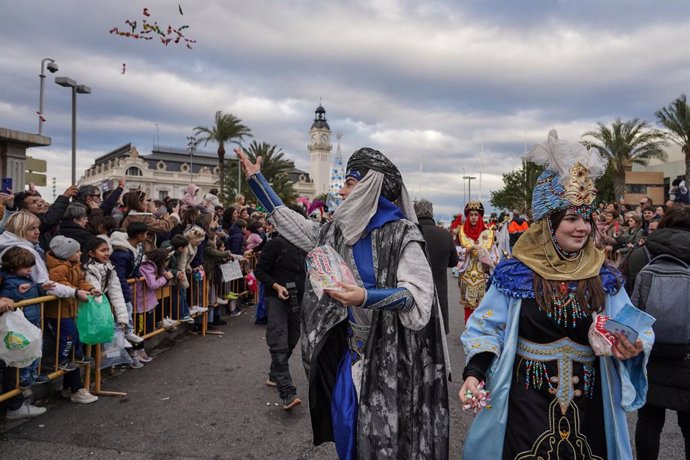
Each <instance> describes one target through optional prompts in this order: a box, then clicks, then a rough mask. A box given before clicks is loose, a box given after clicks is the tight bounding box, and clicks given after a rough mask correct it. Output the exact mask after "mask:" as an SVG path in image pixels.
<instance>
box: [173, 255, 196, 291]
mask: <svg viewBox="0 0 690 460" xmlns="http://www.w3.org/2000/svg"><path fill="white" fill-rule="evenodd" d="M190 248H191V245H190V246H186V247H185V248H184V250H183V251H182V252H177V251H175V252H174V253H173V255H172V256H170V265H169V267H170V271H171V272H172V274H173V276H174V278H173V279H172V280H171V284H173V285H176V284H178V281H177V274H178V273H179V272H182V273H184V274H185V279H184V281H182V283H180V286H181V287H183V288H185V289H187V288H188V287H189V280H188V279H187V277H186V275H187V273H191V272H192V266H191V262H192V258H191V257H190V255H189V251H190Z"/></svg>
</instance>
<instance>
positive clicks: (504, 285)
mask: <svg viewBox="0 0 690 460" xmlns="http://www.w3.org/2000/svg"><path fill="white" fill-rule="evenodd" d="M599 276H600V277H601V282H602V284H603V285H604V291H605V292H606V293H607V294H615V293H616V292H618V290H619V289H620V287H621V286H622V279H621V277H620V274H619V273H618V272H617V271H616V270H615V269H611V268H610V267H608V266H607V265H602V267H601V270H600V271H599ZM533 282H534V272H533V271H532V270H531V269H530V268H529V267H528V266H527V265H525V264H524V263H522V262H521V261H519V260H518V259H504V260H502V261H501V262H500V263H499V264H498V265H497V266H496V268H495V269H494V273H493V275H491V278H490V280H489V285H490V286H495V287H496V289H498V290H499V292H501V293H502V294H505V295H507V296H508V297H515V298H518V299H534V289H533Z"/></svg>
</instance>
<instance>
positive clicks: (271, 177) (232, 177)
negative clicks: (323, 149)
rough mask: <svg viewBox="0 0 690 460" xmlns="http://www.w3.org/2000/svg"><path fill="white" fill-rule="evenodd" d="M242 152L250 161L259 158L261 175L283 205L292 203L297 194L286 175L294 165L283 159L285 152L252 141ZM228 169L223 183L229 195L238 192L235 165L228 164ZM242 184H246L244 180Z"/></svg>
mask: <svg viewBox="0 0 690 460" xmlns="http://www.w3.org/2000/svg"><path fill="white" fill-rule="evenodd" d="M244 152H245V153H246V154H247V156H248V157H249V158H250V159H251V160H252V161H256V157H259V156H260V157H261V173H262V174H263V175H264V177H265V178H266V180H267V181H268V182H269V183H270V184H271V187H272V188H273V190H274V191H275V192H276V194H277V195H278V196H279V197H280V198H281V199H282V200H283V202H284V203H286V204H290V203H293V202H294V201H295V198H297V193H296V192H295V189H294V188H293V186H292V182H290V179H289V177H288V173H289V172H290V170H292V169H293V168H294V167H295V165H294V163H293V162H292V161H290V160H288V159H287V158H285V152H283V151H282V150H281V149H280V148H279V147H277V146H275V145H269V144H267V143H265V142H261V143H259V142H257V141H252V143H251V144H250V145H249V146H248V147H247V148H245V149H244ZM228 168H229V171H230V174H229V175H228V177H227V180H226V182H225V188H226V189H227V190H228V192H229V193H234V192H236V191H237V190H238V187H237V178H236V174H237V169H236V168H237V163H231V164H229V165H228ZM243 182H245V183H246V179H244V180H243ZM247 188H248V187H247Z"/></svg>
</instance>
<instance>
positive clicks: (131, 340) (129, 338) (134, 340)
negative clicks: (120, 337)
mask: <svg viewBox="0 0 690 460" xmlns="http://www.w3.org/2000/svg"><path fill="white" fill-rule="evenodd" d="M125 339H127V341H128V342H129V343H132V344H134V345H137V344H139V343H141V342H143V341H144V339H142V338H141V337H139V336H138V335H136V334H135V333H134V332H129V333H128V334H127V335H125Z"/></svg>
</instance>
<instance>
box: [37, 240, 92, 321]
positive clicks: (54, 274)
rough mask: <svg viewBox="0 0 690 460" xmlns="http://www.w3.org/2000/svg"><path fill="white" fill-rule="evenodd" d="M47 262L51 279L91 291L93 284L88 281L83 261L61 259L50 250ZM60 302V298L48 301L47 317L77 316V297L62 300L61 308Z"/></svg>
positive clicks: (46, 307) (47, 254)
mask: <svg viewBox="0 0 690 460" xmlns="http://www.w3.org/2000/svg"><path fill="white" fill-rule="evenodd" d="M46 262H47V264H48V273H49V275H50V280H51V281H55V283H57V284H62V285H64V286H68V287H71V288H74V289H81V290H84V291H90V290H91V289H92V288H93V285H92V284H91V283H89V282H88V281H86V278H85V277H84V272H83V270H82V268H81V263H79V262H69V261H67V260H60V259H58V258H57V257H55V256H54V255H53V252H52V251H48V252H47V253H46ZM59 302H60V301H59V300H57V301H56V300H54V301H52V302H48V303H46V306H45V316H46V318H58V317H60V318H75V317H76V316H77V299H76V298H73V299H66V300H62V301H61V302H62V306H61V308H60V305H59ZM58 311H59V316H58Z"/></svg>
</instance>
